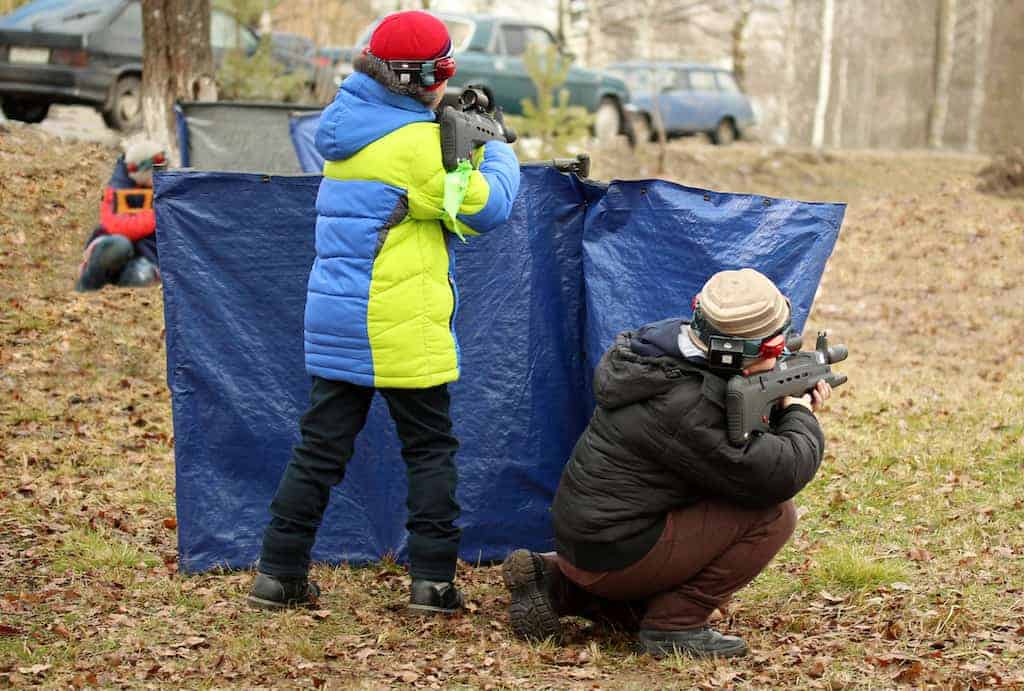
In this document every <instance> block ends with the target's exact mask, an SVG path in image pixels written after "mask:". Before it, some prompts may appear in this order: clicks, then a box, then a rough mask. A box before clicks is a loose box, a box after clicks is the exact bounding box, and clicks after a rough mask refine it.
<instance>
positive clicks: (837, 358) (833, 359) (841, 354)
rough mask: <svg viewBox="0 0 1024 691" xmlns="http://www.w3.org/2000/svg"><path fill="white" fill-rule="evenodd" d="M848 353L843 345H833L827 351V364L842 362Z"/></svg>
mask: <svg viewBox="0 0 1024 691" xmlns="http://www.w3.org/2000/svg"><path fill="white" fill-rule="evenodd" d="M849 354H850V351H849V350H848V349H847V348H846V346H844V345H834V346H832V347H830V348H829V349H828V361H829V364H833V365H834V364H835V363H837V362H842V361H843V360H845V359H846V358H847V356H849Z"/></svg>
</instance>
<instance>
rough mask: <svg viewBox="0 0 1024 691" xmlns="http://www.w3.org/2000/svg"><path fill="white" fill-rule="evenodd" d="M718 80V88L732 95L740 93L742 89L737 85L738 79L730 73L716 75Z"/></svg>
mask: <svg viewBox="0 0 1024 691" xmlns="http://www.w3.org/2000/svg"><path fill="white" fill-rule="evenodd" d="M715 76H716V77H717V78H718V88H719V89H721V90H722V91H730V92H732V93H739V90H740V87H739V85H738V84H736V79H735V78H733V76H732V75H731V74H729V73H728V72H719V73H718V74H717V75H715Z"/></svg>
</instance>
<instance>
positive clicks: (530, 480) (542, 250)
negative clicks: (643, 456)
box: [156, 167, 590, 571]
mask: <svg viewBox="0 0 1024 691" xmlns="http://www.w3.org/2000/svg"><path fill="white" fill-rule="evenodd" d="M524 182H525V185H524V189H523V192H522V193H521V195H520V198H519V200H518V202H517V204H516V207H515V210H514V211H513V216H512V219H511V221H510V222H509V224H508V226H507V228H505V229H504V230H503V231H501V232H495V233H491V234H489V235H486V236H483V237H480V238H474V239H473V241H472V242H470V243H469V244H467V245H459V246H458V248H457V252H456V254H457V257H456V263H457V274H458V280H459V286H460V298H461V302H460V309H459V319H458V323H457V328H458V332H459V340H460V344H461V347H462V354H463V376H462V379H461V380H460V381H459V382H457V383H455V384H454V385H452V388H451V392H452V399H453V407H452V415H453V419H454V421H455V431H456V434H457V435H458V437H459V440H460V442H461V448H460V451H459V453H458V456H457V462H458V467H459V492H458V498H459V501H460V503H461V505H462V519H461V521H460V524H461V525H462V526H463V529H464V534H463V540H462V552H461V554H462V557H463V558H465V559H467V560H471V561H477V560H491V559H496V558H500V557H503V556H504V555H505V554H506V553H507V552H508V551H509V550H511V549H512V548H514V547H517V546H520V545H523V544H526V545H529V546H534V547H542V546H544V545H546V544H548V546H549V543H548V539H549V537H550V526H549V522H548V507H549V505H550V502H551V499H552V497H553V492H554V488H555V487H556V486H557V483H558V477H559V474H560V472H561V467H562V464H563V463H564V461H565V459H566V458H567V457H568V454H569V452H570V451H571V449H572V446H573V444H574V443H575V441H576V438H577V437H578V435H579V433H580V432H581V431H582V429H583V426H584V425H585V424H586V420H587V416H588V415H589V410H590V409H589V402H588V401H587V400H586V398H585V397H582V396H580V395H579V394H580V391H581V390H582V387H583V381H584V378H585V376H586V372H585V367H584V364H583V361H582V358H581V352H582V324H583V319H582V315H583V295H582V287H583V286H582V283H583V281H582V277H583V272H582V267H581V255H580V249H581V245H582V235H583V218H584V207H583V206H581V205H580V204H578V203H576V202H575V200H577V199H578V198H579V197H580V194H581V193H580V192H579V191H578V189H577V188H578V187H579V186H580V183H579V182H578V181H576V180H575V179H572V178H569V177H567V176H564V175H560V174H558V173H556V172H555V171H554V170H552V169H550V168H540V167H537V168H531V169H527V170H525V171H524ZM318 183H319V178H318V177H315V176H307V177H271V176H260V175H245V174H230V173H191V172H178V173H168V174H162V175H158V176H157V181H156V198H157V224H158V225H159V227H160V233H159V234H158V237H159V242H160V251H161V255H160V259H161V273H162V275H163V280H164V293H165V317H166V324H167V352H168V379H169V382H170V386H171V393H172V398H173V411H174V432H175V456H176V468H177V502H178V525H179V553H180V559H181V568H182V570H184V571H201V570H205V569H209V568H212V567H215V566H229V567H243V566H248V565H250V564H251V563H252V562H253V561H254V560H255V558H256V557H257V556H258V553H259V544H260V539H261V536H262V531H263V528H264V526H265V525H266V523H267V521H268V520H269V514H268V507H269V503H270V499H271V497H272V496H273V492H274V490H275V488H276V486H277V482H278V480H279V478H280V476H281V474H282V473H283V471H284V467H285V465H286V463H287V460H288V455H289V450H290V447H291V445H292V444H293V443H294V442H295V441H296V440H297V439H298V417H299V415H300V414H301V412H302V411H303V410H304V408H305V405H306V403H307V398H308V392H309V379H308V378H307V376H306V375H305V373H304V369H303V360H302V311H303V305H304V301H305V282H306V276H307V274H308V272H309V267H310V265H311V263H312V260H313V254H314V249H313V228H314V222H315V216H314V210H313V201H314V199H315V196H316V189H317V185H318ZM225 200H230V203H226V202H225ZM527 228H529V229H530V232H526V229H527ZM405 492H406V484H405V471H404V465H403V464H402V461H401V458H400V455H399V445H398V441H397V436H396V434H395V432H394V428H393V425H392V423H391V421H390V419H389V418H388V415H387V410H386V407H385V406H383V405H382V404H381V401H380V400H378V401H377V402H376V403H375V405H374V407H373V409H372V411H371V414H370V419H369V422H368V424H367V427H366V429H365V430H364V432H363V434H362V435H361V436H360V439H359V442H358V444H357V451H356V456H355V458H354V459H353V460H352V462H351V464H350V465H349V469H348V475H347V477H346V479H345V481H344V482H343V483H342V485H341V486H340V487H338V488H336V489H335V491H334V493H333V495H332V499H331V503H330V508H329V509H328V512H327V515H326V517H325V520H324V523H323V527H322V529H321V531H320V533H319V535H318V538H317V543H316V547H315V549H314V558H315V559H318V560H324V561H331V562H339V561H350V562H364V561H368V560H373V559H378V558H380V557H381V556H382V555H384V554H386V553H392V554H395V555H396V556H397V557H398V558H400V559H401V558H403V557H404V554H405V530H404V525H405V516H406V512H405V508H404V499H405Z"/></svg>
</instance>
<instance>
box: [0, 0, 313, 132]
mask: <svg viewBox="0 0 1024 691" xmlns="http://www.w3.org/2000/svg"><path fill="white" fill-rule="evenodd" d="M210 43H211V47H212V48H213V55H214V61H215V62H216V63H217V64H219V63H220V61H221V60H222V59H223V56H224V54H225V53H226V52H227V51H229V50H231V49H234V48H241V49H242V50H244V51H245V52H246V54H249V55H251V54H252V53H254V52H255V51H256V49H257V47H258V46H259V38H258V37H257V35H256V34H255V32H253V31H252V30H251V29H249V28H247V27H245V26H243V25H241V24H240V23H239V22H238V21H236V20H235V19H234V17H232V16H231V15H230V14H227V13H226V12H222V11H220V10H216V9H215V10H213V11H212V14H211V17H210ZM312 74H313V72H312V66H310V78H311V84H312ZM141 86H142V9H141V5H140V3H139V1H138V0H35V2H30V3H29V4H27V5H24V6H22V7H20V8H18V9H17V10H15V11H14V12H12V13H11V14H8V15H6V16H4V17H0V101H2V103H0V105H2V107H3V113H4V115H5V116H7V117H8V118H10V119H11V120H21V121H23V122H41V121H42V120H43V119H44V118H46V115H47V113H48V112H49V110H50V106H51V105H52V104H54V103H67V104H82V105H89V106H92V107H94V108H96V110H98V111H99V112H100V114H102V116H103V120H104V121H105V122H106V123H107V125H109V126H110V127H112V128H114V129H118V130H132V129H136V128H137V127H139V126H140V125H141V122H142V107H141V105H142V101H141Z"/></svg>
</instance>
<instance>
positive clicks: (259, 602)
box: [246, 595, 298, 609]
mask: <svg viewBox="0 0 1024 691" xmlns="http://www.w3.org/2000/svg"><path fill="white" fill-rule="evenodd" d="M246 599H247V600H248V602H249V604H250V605H252V606H253V607H256V608H257V609H289V608H291V607H297V606H298V605H288V604H286V603H284V602H275V601H274V600H264V599H263V598H262V597H256V596H255V595H250V596H248V597H247V598H246Z"/></svg>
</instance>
